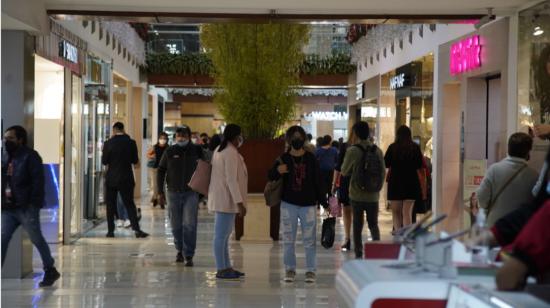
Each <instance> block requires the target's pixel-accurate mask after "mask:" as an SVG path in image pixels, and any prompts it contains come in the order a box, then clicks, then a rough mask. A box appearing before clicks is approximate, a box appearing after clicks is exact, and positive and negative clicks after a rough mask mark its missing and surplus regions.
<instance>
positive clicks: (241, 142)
mask: <svg viewBox="0 0 550 308" xmlns="http://www.w3.org/2000/svg"><path fill="white" fill-rule="evenodd" d="M243 143H244V138H243V136H239V144H238V145H237V148H240V147H242V146H243Z"/></svg>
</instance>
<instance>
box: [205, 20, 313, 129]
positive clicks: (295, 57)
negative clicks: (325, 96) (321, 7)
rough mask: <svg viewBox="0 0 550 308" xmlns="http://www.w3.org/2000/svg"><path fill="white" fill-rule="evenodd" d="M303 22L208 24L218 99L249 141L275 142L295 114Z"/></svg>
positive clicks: (208, 45)
mask: <svg viewBox="0 0 550 308" xmlns="http://www.w3.org/2000/svg"><path fill="white" fill-rule="evenodd" d="M308 33H309V28H308V26H307V25H299V24H208V25H204V26H202V28H201V43H202V45H203V46H204V47H205V48H206V49H207V52H208V53H209V56H210V58H211V60H212V63H213V65H214V72H213V75H214V78H215V82H216V86H217V87H219V88H220V89H221V91H218V93H217V94H216V96H215V98H214V101H215V103H216V104H217V105H218V107H219V109H220V112H221V114H222V115H223V116H224V118H225V119H226V121H227V122H230V123H235V124H238V125H240V126H241V127H242V128H243V131H244V133H245V135H246V136H247V137H248V138H273V137H274V136H275V134H276V132H277V130H278V129H279V128H281V126H282V125H283V124H284V123H285V122H287V121H289V120H291V119H292V117H293V116H294V106H295V100H296V94H295V93H294V91H293V87H294V86H297V85H298V84H299V80H300V79H299V70H300V65H301V64H302V62H303V60H304V54H303V52H302V48H303V46H304V45H305V44H306V43H307V40H308Z"/></svg>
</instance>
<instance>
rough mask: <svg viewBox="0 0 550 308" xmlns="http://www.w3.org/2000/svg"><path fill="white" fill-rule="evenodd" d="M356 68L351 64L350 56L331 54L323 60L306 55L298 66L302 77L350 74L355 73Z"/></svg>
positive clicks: (317, 56)
mask: <svg viewBox="0 0 550 308" xmlns="http://www.w3.org/2000/svg"><path fill="white" fill-rule="evenodd" d="M355 68H356V66H355V65H353V64H352V63H351V56H350V55H346V54H333V55H330V56H328V57H325V58H321V57H319V55H307V56H306V58H305V60H304V62H303V63H302V65H301V66H300V71H301V72H302V74H304V75H333V74H344V75H347V74H350V73H353V72H355Z"/></svg>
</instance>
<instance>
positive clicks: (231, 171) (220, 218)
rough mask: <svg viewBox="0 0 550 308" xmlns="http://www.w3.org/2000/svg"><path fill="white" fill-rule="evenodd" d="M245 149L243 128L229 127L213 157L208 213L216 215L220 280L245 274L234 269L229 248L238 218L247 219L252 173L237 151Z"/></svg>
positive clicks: (217, 274) (215, 238)
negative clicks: (249, 184)
mask: <svg viewBox="0 0 550 308" xmlns="http://www.w3.org/2000/svg"><path fill="white" fill-rule="evenodd" d="M242 145H243V137H242V135H241V128H240V127H239V126H238V125H235V124H229V125H227V127H226V128H225V130H224V132H223V141H222V143H221V144H220V146H219V147H218V148H217V149H215V152H214V155H213V157H212V177H211V180H210V187H209V189H208V209H209V210H210V211H211V212H214V214H215V220H214V242H213V251H214V257H215V260H216V269H217V273H216V278H218V279H238V278H241V277H243V276H244V273H242V272H239V271H237V270H235V269H233V267H232V266H231V260H230V259H229V248H228V241H229V236H230V235H231V232H232V230H233V226H234V224H235V216H236V215H239V216H241V217H244V216H245V215H246V198H247V194H248V190H247V186H248V173H247V169H246V164H245V163H244V159H243V157H242V156H241V155H240V154H239V152H238V150H237V149H238V148H239V147H241V146H242Z"/></svg>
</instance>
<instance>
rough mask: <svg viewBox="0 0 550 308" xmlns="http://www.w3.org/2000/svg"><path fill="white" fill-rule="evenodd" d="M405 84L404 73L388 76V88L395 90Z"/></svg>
mask: <svg viewBox="0 0 550 308" xmlns="http://www.w3.org/2000/svg"><path fill="white" fill-rule="evenodd" d="M403 86H405V74H404V73H401V74H398V75H395V76H393V77H391V78H390V90H397V89H400V88H403Z"/></svg>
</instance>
